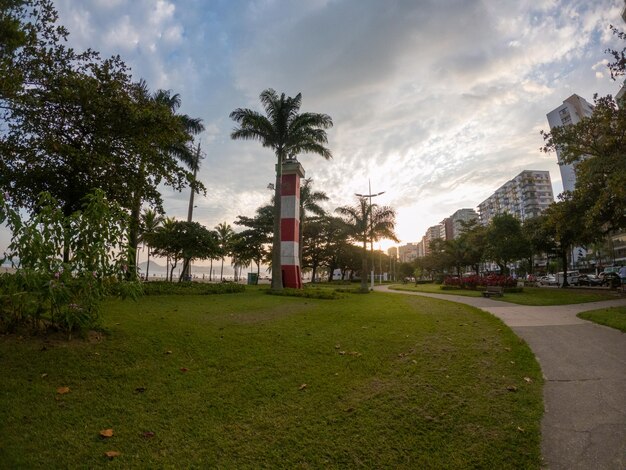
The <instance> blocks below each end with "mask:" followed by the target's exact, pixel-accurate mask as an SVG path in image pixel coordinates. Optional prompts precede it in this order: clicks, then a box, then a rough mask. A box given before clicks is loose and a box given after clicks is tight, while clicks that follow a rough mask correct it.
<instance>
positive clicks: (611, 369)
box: [376, 286, 626, 470]
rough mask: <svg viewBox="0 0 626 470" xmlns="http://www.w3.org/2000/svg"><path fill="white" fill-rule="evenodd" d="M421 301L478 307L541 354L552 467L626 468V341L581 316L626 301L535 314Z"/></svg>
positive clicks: (499, 306)
mask: <svg viewBox="0 0 626 470" xmlns="http://www.w3.org/2000/svg"><path fill="white" fill-rule="evenodd" d="M376 290H377V291H384V292H392V293H397V294H410V295H421V296H425V297H433V298H436V299H443V300H449V301H452V302H459V303H463V304H467V305H472V306H474V307H478V308H480V309H482V310H485V311H487V312H489V313H491V314H493V315H495V316H496V317H498V318H500V319H501V320H502V321H503V322H504V323H506V324H507V325H508V326H510V327H511V328H512V329H513V331H515V333H516V334H517V335H518V336H520V337H521V338H523V339H524V340H525V341H526V342H527V343H528V345H529V346H530V348H531V349H532V351H533V352H534V353H535V356H536V357H537V360H538V361H539V364H540V365H541V369H542V372H543V376H544V378H545V386H544V389H543V399H544V407H545V413H544V416H543V420H542V423H541V434H542V439H541V453H542V456H543V460H544V463H545V465H546V467H547V468H548V469H550V470H560V469H563V470H565V469H567V470H570V469H581V470H582V469H584V470H588V469H594V470H595V469H598V470H600V469H607V470H609V469H610V470H613V469H615V470H624V469H626V334H624V333H622V332H620V331H618V330H615V329H613V328H608V327H605V326H601V325H597V324H595V323H591V322H588V321H585V320H581V319H580V318H578V317H576V314H577V313H579V312H584V311H587V310H594V309H598V308H605V307H614V306H626V299H625V298H621V299H615V300H609V301H604V302H593V303H586V304H575V305H559V306H551V307H535V306H525V305H516V304H510V303H506V302H502V301H497V300H491V299H485V298H482V297H480V298H477V297H464V296H459V295H447V294H426V293H417V292H406V291H393V290H390V289H388V288H387V286H380V287H376Z"/></svg>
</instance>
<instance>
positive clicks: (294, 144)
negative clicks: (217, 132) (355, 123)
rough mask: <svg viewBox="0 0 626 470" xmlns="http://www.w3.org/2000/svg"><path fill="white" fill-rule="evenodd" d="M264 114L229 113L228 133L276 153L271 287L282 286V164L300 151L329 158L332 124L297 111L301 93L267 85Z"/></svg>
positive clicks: (248, 111) (245, 110) (324, 117)
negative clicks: (231, 125) (230, 125)
mask: <svg viewBox="0 0 626 470" xmlns="http://www.w3.org/2000/svg"><path fill="white" fill-rule="evenodd" d="M260 100H261V104H262V106H263V108H264V110H265V115H263V114H261V113H259V112H257V111H254V110H252V109H248V108H238V109H236V110H234V111H233V112H232V113H231V114H230V118H231V119H233V120H234V121H235V122H236V123H237V124H238V125H239V127H237V128H235V129H234V130H233V132H232V133H231V138H233V139H235V140H238V139H242V140H258V141H259V142H261V144H262V145H263V147H269V148H271V149H272V150H273V151H274V154H275V157H276V181H275V183H274V230H273V232H274V233H273V243H272V288H273V289H282V288H283V281H282V269H281V259H280V235H281V232H280V213H281V180H282V165H283V162H284V161H285V160H287V159H294V158H295V157H296V156H297V155H299V154H301V153H316V154H318V155H321V156H322V157H324V158H326V159H329V158H331V157H332V154H331V152H330V150H329V149H328V148H327V147H325V144H327V143H328V137H327V135H326V131H325V129H329V128H330V127H332V125H333V121H332V119H331V118H330V116H328V115H326V114H320V113H300V112H299V111H300V106H301V105H302V94H301V93H298V94H297V95H296V96H295V97H293V98H292V97H289V96H286V95H285V94H284V93H281V94H280V95H278V93H276V91H274V90H273V89H271V88H270V89H267V90H265V91H263V92H262V93H261V95H260Z"/></svg>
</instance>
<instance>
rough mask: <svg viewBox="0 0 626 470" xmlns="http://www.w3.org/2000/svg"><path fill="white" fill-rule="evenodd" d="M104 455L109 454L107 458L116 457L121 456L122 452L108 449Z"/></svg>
mask: <svg viewBox="0 0 626 470" xmlns="http://www.w3.org/2000/svg"><path fill="white" fill-rule="evenodd" d="M104 455H106V456H107V458H109V459H114V458H115V457H119V456H120V455H122V454H120V453H119V452H118V451H116V450H107V451H106V452H105V453H104Z"/></svg>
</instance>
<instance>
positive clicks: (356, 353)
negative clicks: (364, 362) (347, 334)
mask: <svg viewBox="0 0 626 470" xmlns="http://www.w3.org/2000/svg"><path fill="white" fill-rule="evenodd" d="M348 355H349V356H356V357H359V356H360V355H361V353H360V352H357V351H352V352H349V353H348Z"/></svg>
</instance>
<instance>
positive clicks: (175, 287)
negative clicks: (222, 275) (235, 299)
mask: <svg viewBox="0 0 626 470" xmlns="http://www.w3.org/2000/svg"><path fill="white" fill-rule="evenodd" d="M245 290H246V286H244V285H243V284H236V283H234V282H222V283H219V284H205V283H202V282H191V281H187V282H176V283H174V282H166V281H151V282H146V283H144V285H143V292H144V294H145V295H215V294H236V293H241V292H245Z"/></svg>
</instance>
